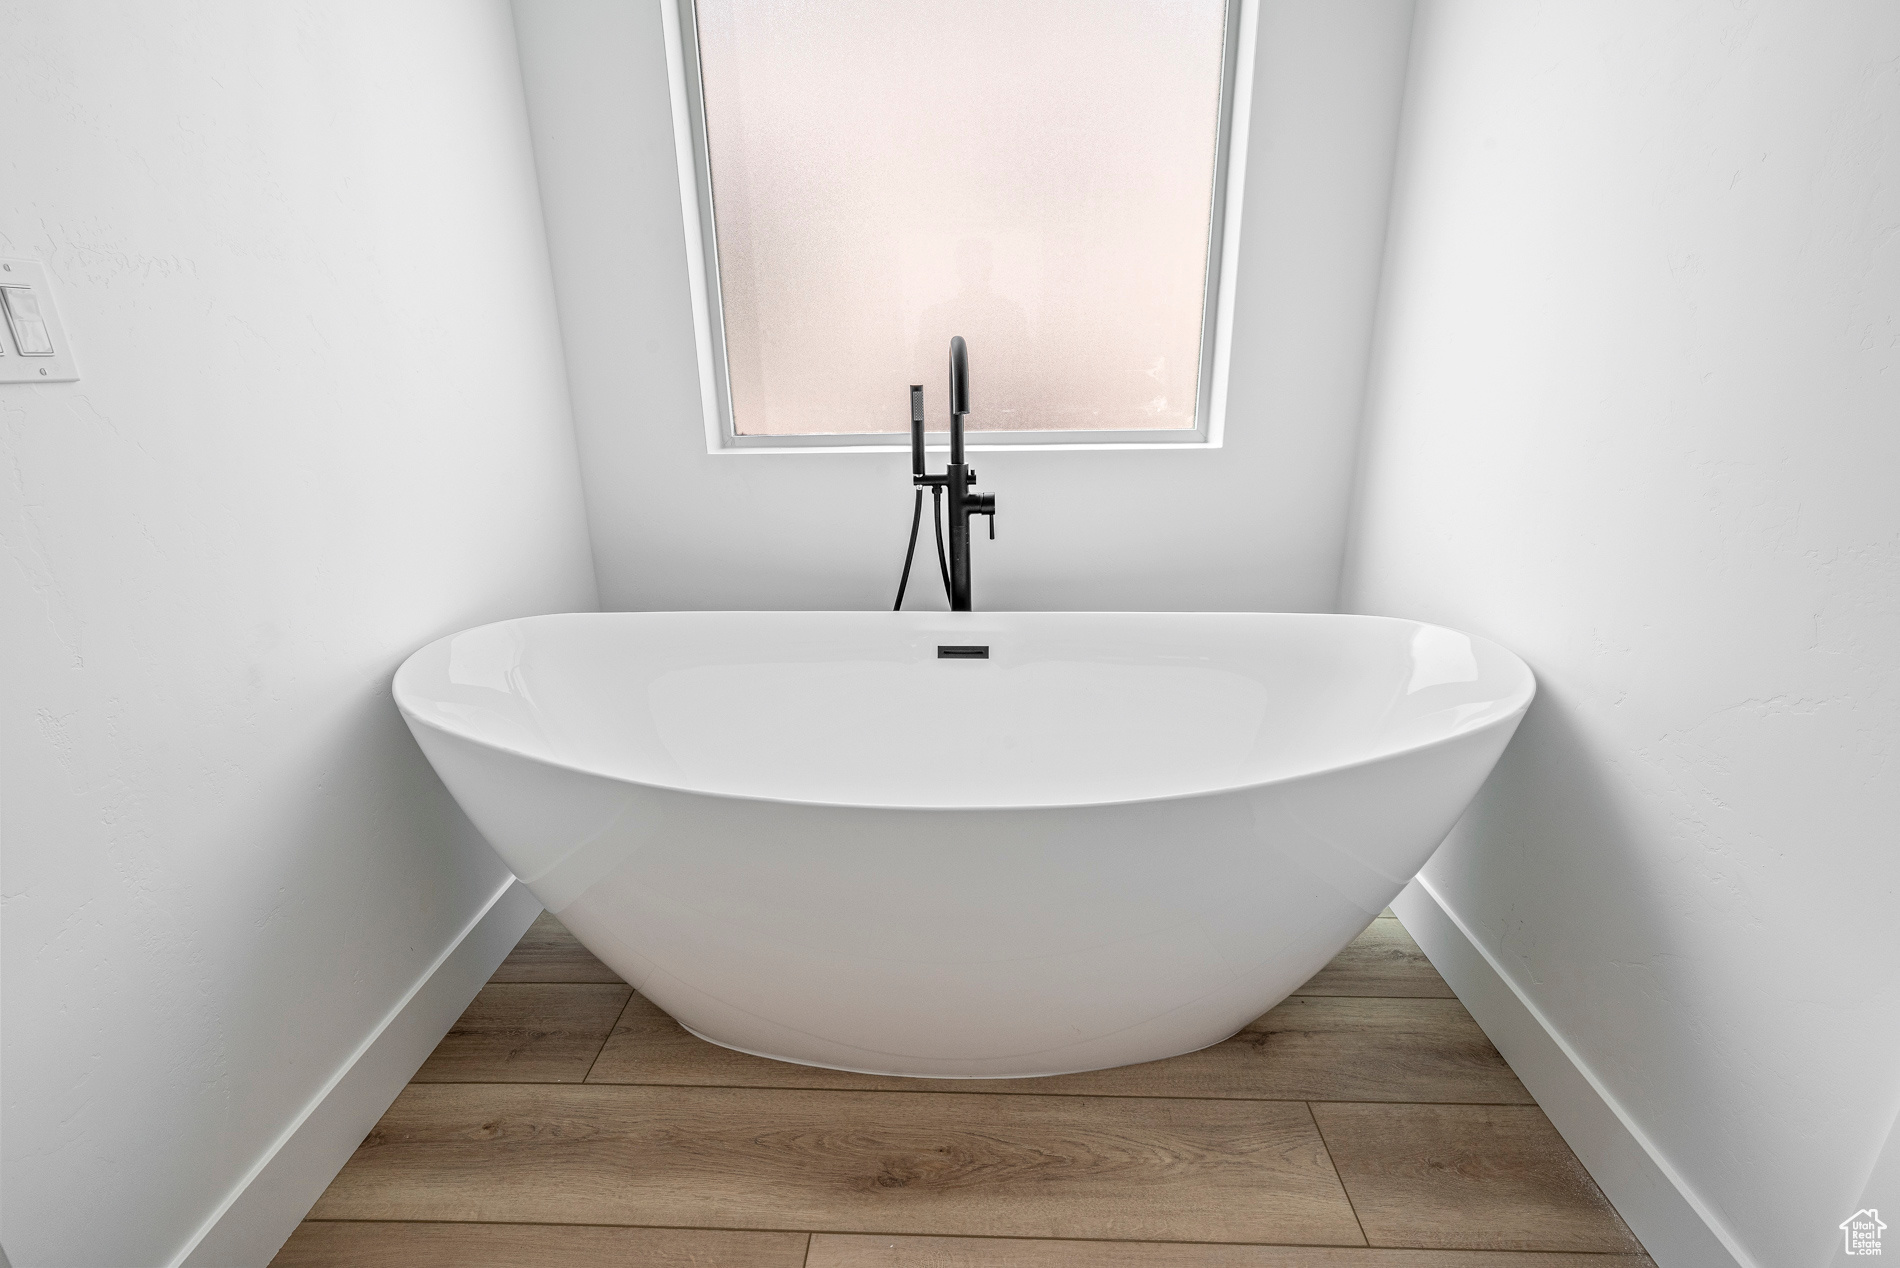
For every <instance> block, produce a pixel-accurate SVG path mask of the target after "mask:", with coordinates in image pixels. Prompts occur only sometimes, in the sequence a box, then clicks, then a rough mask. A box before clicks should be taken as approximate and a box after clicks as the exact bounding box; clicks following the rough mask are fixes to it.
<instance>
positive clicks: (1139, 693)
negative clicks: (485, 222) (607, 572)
mask: <svg viewBox="0 0 1900 1268" xmlns="http://www.w3.org/2000/svg"><path fill="white" fill-rule="evenodd" d="M740 616H742V618H743V619H734V618H735V617H740ZM946 646H955V647H969V646H978V647H984V648H986V649H987V657H986V658H985V659H947V658H944V657H942V656H940V655H939V648H941V647H946ZM1531 689H1532V684H1531V679H1530V675H1529V672H1528V671H1527V670H1526V669H1525V667H1524V665H1523V662H1521V661H1519V660H1518V659H1517V658H1516V657H1515V656H1513V655H1511V654H1510V653H1509V652H1506V651H1504V650H1503V649H1501V648H1499V647H1497V646H1496V645H1495V644H1492V643H1488V642H1486V641H1484V640H1482V639H1477V638H1472V637H1470V636H1468V635H1465V634H1461V633H1458V632H1457V631H1454V630H1449V629H1445V628H1443V627H1440V626H1435V625H1426V624H1420V623H1417V622H1412V621H1398V620H1387V619H1383V618H1374V617H1357V618H1340V617H1335V616H1315V615H1305V614H1251V613H1249V614H1191V615H1189V614H1174V613H1107V614H1103V613H994V614H992V613H979V614H956V615H951V614H944V613H939V614H927V613H926V614H885V613H744V614H732V613H691V612H667V613H611V614H585V615H581V616H547V617H534V618H528V619H525V620H519V621H506V622H502V623H499V624H496V625H489V626H483V627H481V628H478V629H474V630H469V631H467V632H464V633H461V634H456V635H454V636H452V637H450V638H447V639H443V640H441V641H439V642H436V643H434V644H431V645H430V646H429V647H427V648H425V649H423V650H422V651H421V652H419V653H417V655H416V656H415V657H413V658H411V660H410V661H409V662H408V663H407V664H405V665H404V666H403V668H402V671H401V673H400V675H399V676H398V678H397V682H396V694H397V699H398V702H399V703H400V704H401V705H402V707H403V709H404V711H405V712H406V713H408V714H409V715H410V717H411V718H412V719H413V720H415V721H419V722H422V723H424V724H426V725H431V726H435V727H440V728H442V729H444V730H447V731H451V732H457V733H461V734H464V735H468V736H470V737H471V738H475V739H478V740H480V741H482V742H484V743H487V744H491V745H495V746H498V747H501V748H504V749H507V750H509V751H512V752H516V753H519V754H521V755H524V756H528V757H532V758H537V759H540V760H543V761H547V762H552V763H556V764H560V765H564V766H570V767H574V768H576V769H581V770H586V771H590V772H595V773H600V774H606V775H612V776H616V777H619V778H624V779H630V780H635V781H638V782H640V783H644V784H650V785H654V786H658V787H664V788H673V789H681V790H686V791H693V792H703V793H712V794H724V795H735V796H747V797H760V798H770V799H775V800H784V801H803V802H815V803H823V804H832V805H852V806H888V807H916V806H937V807H1012V806H1037V805H1045V806H1046V805H1077V804H1097V803H1103V802H1118V801H1136V800H1144V799H1150V798H1155V797H1168V796H1179V795H1183V794H1192V793H1200V792H1207V791H1211V790H1217V789H1222V788H1233V787H1236V786H1242V785H1248V784H1256V783H1263V782H1267V781H1272V780H1276V779H1284V778H1288V777H1291V776H1296V775H1300V774H1305V773H1308V772H1312V771H1316V770H1323V769H1327V768H1329V767H1333V766H1338V765H1341V764H1344V763H1350V762H1357V761H1365V760H1371V759H1376V758H1379V757H1383V756H1386V755H1389V754H1392V753H1395V752H1399V751H1401V750H1404V749H1407V748H1411V747H1415V746H1418V745H1421V744H1429V743H1432V742H1435V741H1440V740H1443V739H1446V738H1449V737H1452V736H1455V735H1458V734H1461V733H1465V732H1470V731H1475V730H1478V729H1481V728H1483V727H1485V726H1487V725H1491V724H1494V723H1496V722H1497V721H1499V720H1500V719H1503V718H1506V717H1509V716H1512V715H1513V714H1515V713H1516V712H1517V711H1519V710H1521V708H1522V707H1523V705H1524V704H1525V702H1526V701H1527V700H1528V698H1529V695H1530V692H1531Z"/></svg>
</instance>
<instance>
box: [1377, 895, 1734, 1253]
mask: <svg viewBox="0 0 1900 1268" xmlns="http://www.w3.org/2000/svg"><path fill="white" fill-rule="evenodd" d="M1392 910H1393V912H1394V913H1395V914H1396V915H1397V916H1398V918H1399V921H1400V923H1402V924H1403V925H1404V926H1405V928H1406V932H1408V933H1410V934H1411V935H1412V938H1413V940H1414V941H1416V942H1417V943H1418V945H1419V949H1420V950H1422V951H1424V952H1425V955H1426V957H1427V958H1429V959H1430V960H1431V962H1432V964H1433V966H1434V967H1436V968H1437V970H1438V971H1439V973H1440V974H1441V975H1442V976H1443V977H1444V979H1445V981H1446V982H1447V983H1448V984H1449V985H1450V986H1451V989H1452V990H1453V991H1455V992H1457V995H1458V998H1459V999H1460V1000H1461V1001H1462V1002H1463V1003H1464V1006H1465V1008H1466V1009H1467V1010H1468V1011H1469V1012H1470V1013H1471V1016H1472V1017H1473V1019H1475V1020H1476V1021H1477V1023H1478V1025H1479V1027H1480V1028H1481V1029H1483V1031H1484V1033H1485V1034H1486V1035H1488V1036H1490V1039H1491V1042H1492V1043H1494V1044H1496V1045H1497V1049H1498V1051H1499V1052H1501V1053H1503V1054H1504V1059H1505V1060H1506V1061H1508V1062H1510V1063H1511V1068H1512V1069H1513V1070H1515V1071H1517V1077H1518V1078H1519V1079H1521V1080H1523V1082H1524V1086H1525V1087H1526V1088H1527V1089H1529V1091H1530V1094H1531V1095H1532V1096H1534V1097H1536V1098H1537V1103H1538V1105H1540V1106H1542V1107H1543V1110H1544V1113H1545V1114H1546V1115H1548V1116H1549V1117H1550V1121H1551V1124H1552V1126H1554V1127H1556V1129H1557V1131H1558V1132H1559V1133H1560V1134H1561V1135H1562V1136H1563V1138H1564V1140H1565V1141H1567V1142H1568V1143H1569V1145H1570V1148H1571V1149H1572V1150H1573V1151H1574V1152H1575V1153H1576V1155H1577V1158H1578V1160H1579V1161H1581V1162H1582V1163H1583V1165H1584V1168H1585V1169H1586V1170H1588V1171H1589V1173H1590V1175H1591V1176H1592V1177H1593V1178H1594V1179H1595V1180H1596V1182H1597V1185H1598V1187H1600V1188H1601V1189H1602V1190H1603V1193H1604V1196H1606V1197H1608V1198H1609V1199H1610V1202H1611V1204H1612V1205H1614V1206H1615V1207H1616V1209H1617V1213H1618V1214H1620V1215H1621V1216H1622V1217H1623V1222H1624V1223H1626V1224H1628V1225H1629V1226H1630V1231H1631V1232H1633V1233H1635V1234H1636V1236H1637V1238H1638V1240H1640V1241H1641V1242H1642V1243H1643V1248H1644V1249H1645V1250H1647V1251H1648V1252H1649V1255H1650V1258H1652V1259H1654V1260H1655V1261H1656V1264H1657V1268H1760V1265H1758V1264H1757V1263H1756V1262H1755V1260H1754V1259H1752V1258H1750V1257H1749V1255H1748V1253H1747V1252H1746V1251H1745V1250H1743V1249H1742V1247H1741V1246H1740V1245H1739V1244H1738V1243H1737V1242H1736V1240H1735V1238H1734V1237H1733V1236H1732V1235H1731V1234H1730V1233H1729V1232H1728V1230H1727V1229H1725V1228H1723V1227H1722V1224H1721V1221H1720V1220H1718V1219H1717V1218H1716V1217H1715V1215H1714V1214H1713V1213H1712V1212H1711V1211H1710V1210H1709V1209H1708V1207H1707V1206H1706V1205H1705V1204H1704V1203H1703V1202H1702V1201H1701V1200H1700V1199H1699V1198H1697V1197H1696V1196H1695V1193H1694V1191H1693V1190H1692V1189H1690V1188H1689V1186H1688V1185H1687V1184H1686V1183H1685V1182H1684V1180H1683V1178H1682V1177H1681V1176H1680V1175H1679V1174H1678V1173H1677V1172H1676V1170H1675V1168H1674V1167H1672V1166H1670V1165H1669V1162H1668V1160H1667V1159H1666V1158H1664V1157H1663V1156H1662V1154H1661V1153H1660V1152H1659V1151H1658V1150H1657V1149H1656V1148H1655V1146H1654V1145H1653V1144H1652V1143H1651V1142H1650V1140H1649V1138H1648V1137H1647V1136H1646V1135H1645V1134H1644V1132H1643V1131H1642V1129H1641V1128H1640V1127H1638V1126H1637V1124H1636V1123H1635V1121H1634V1120H1633V1119H1631V1118H1630V1116H1629V1114H1628V1113H1627V1112H1625V1110H1624V1109H1623V1107H1622V1106H1621V1105H1619V1104H1618V1103H1617V1101H1616V1098H1614V1097H1613V1096H1611V1095H1610V1093H1609V1091H1608V1089H1606V1088H1605V1087H1604V1086H1603V1084H1602V1083H1601V1082H1600V1081H1599V1080H1598V1079H1597V1077H1596V1076H1595V1075H1594V1074H1592V1073H1591V1071H1590V1069H1589V1067H1588V1066H1586V1065H1585V1064H1584V1063H1583V1061H1582V1059H1581V1058H1580V1057H1579V1056H1578V1054H1577V1052H1576V1050H1575V1049H1574V1048H1572V1047H1571V1046H1570V1044H1569V1043H1568V1042H1567V1041H1565V1039H1564V1038H1563V1036H1562V1035H1560V1034H1559V1033H1558V1032H1557V1031H1556V1029H1555V1028H1554V1027H1552V1026H1551V1024H1550V1021H1549V1019H1548V1018H1546V1017H1545V1016H1544V1014H1543V1013H1542V1011H1541V1010H1539V1009H1538V1007H1537V1006H1536V1005H1535V1004H1534V1003H1532V1002H1531V1000H1530V997H1529V996H1527V995H1526V994H1525V993H1524V992H1523V991H1522V990H1520V989H1519V988H1518V985H1517V983H1516V982H1515V981H1513V980H1512V979H1511V976H1510V974H1508V973H1506V972H1505V971H1504V968H1503V966H1502V965H1500V964H1499V963H1498V962H1497V961H1496V960H1495V959H1493V958H1492V956H1491V954H1490V952H1489V951H1487V950H1486V949H1485V947H1484V944H1483V943H1481V942H1479V941H1478V940H1477V939H1476V938H1474V937H1473V936H1472V935H1471V931H1470V930H1469V929H1468V928H1466V927H1465V924H1464V922H1463V921H1462V920H1460V919H1459V918H1458V916H1457V915H1456V914H1455V913H1454V912H1452V911H1451V909H1450V908H1449V907H1447V906H1446V905H1445V903H1444V901H1443V900H1442V899H1441V898H1439V896H1438V894H1437V893H1436V892H1435V891H1434V890H1433V889H1432V887H1431V886H1430V885H1429V884H1428V883H1426V882H1425V881H1424V880H1423V879H1420V880H1415V881H1413V882H1412V883H1411V884H1410V885H1408V886H1406V887H1405V892H1404V893H1402V894H1400V895H1399V896H1398V897H1397V898H1396V899H1394V900H1393V901H1392Z"/></svg>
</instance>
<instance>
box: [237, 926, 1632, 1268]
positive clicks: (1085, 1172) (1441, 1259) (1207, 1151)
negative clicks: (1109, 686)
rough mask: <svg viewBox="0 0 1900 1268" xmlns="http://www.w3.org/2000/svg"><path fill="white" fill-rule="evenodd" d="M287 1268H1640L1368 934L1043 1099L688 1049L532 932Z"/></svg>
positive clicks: (630, 997) (365, 1150)
mask: <svg viewBox="0 0 1900 1268" xmlns="http://www.w3.org/2000/svg"><path fill="white" fill-rule="evenodd" d="M273 1263H274V1265H276V1268H292V1266H294V1268H314V1266H316V1265H352V1266H357V1265H360V1266H363V1268H381V1266H384V1265H387V1266H388V1268H517V1266H519V1268H529V1266H530V1265H532V1266H533V1268H606V1265H614V1266H615V1268H661V1266H666V1268H671V1266H673V1265H681V1266H684V1265H688V1264H693V1265H701V1264H706V1265H722V1266H727V1268H979V1266H981V1268H1084V1266H1088V1268H1095V1266H1098V1265H1099V1266H1101V1268H1189V1266H1192V1268H1653V1265H1651V1264H1650V1261H1649V1259H1648V1258H1647V1257H1646V1256H1645V1255H1643V1253H1642V1247H1641V1246H1639V1245H1638V1244H1637V1242H1636V1240H1635V1238H1633V1237H1632V1236H1631V1235H1630V1233H1629V1230H1628V1229H1627V1228H1625V1227H1624V1225H1623V1222H1622V1221H1621V1220H1620V1219H1619V1218H1617V1215H1616V1213H1615V1211H1614V1210H1613V1209H1611V1207H1610V1205H1609V1203H1608V1202H1606V1201H1605V1200H1604V1198H1603V1196H1602V1194H1601V1193H1600V1192H1598V1190H1597V1188H1596V1186H1595V1184H1594V1183H1593V1182H1592V1181H1591V1180H1590V1178H1589V1176H1588V1174H1587V1173H1585V1172H1584V1170H1583V1168H1582V1167H1581V1165H1579V1164H1578V1163H1577V1161H1576V1159H1575V1157H1574V1156H1572V1155H1571V1153H1570V1151H1569V1149H1568V1148H1567V1147H1565V1145H1564V1143H1563V1140H1562V1138H1561V1137H1559V1136H1558V1135H1557V1133H1556V1132H1555V1130H1554V1129H1553V1128H1551V1126H1550V1124H1549V1121H1548V1120H1547V1119H1545V1117H1544V1115H1543V1112H1542V1111H1541V1110H1539V1109H1538V1108H1537V1106H1536V1104H1535V1103H1534V1102H1533V1101H1532V1100H1531V1098H1530V1096H1529V1094H1528V1093H1526V1092H1525V1090H1524V1087H1523V1085H1522V1084H1521V1083H1519V1082H1518V1080H1517V1077H1516V1076H1515V1075H1514V1074H1512V1073H1511V1070H1510V1067H1509V1066H1507V1065H1506V1064H1505V1062H1504V1061H1503V1059H1502V1058H1501V1057H1499V1056H1498V1054H1497V1051H1496V1049H1494V1048H1493V1047H1492V1046H1491V1044H1490V1043H1489V1041H1487V1040H1486V1039H1485V1037H1484V1034H1483V1032H1482V1031H1480V1030H1479V1029H1478V1027H1477V1025H1476V1023H1474V1022H1473V1021H1472V1020H1471V1018H1470V1016H1469V1015H1468V1014H1467V1013H1466V1012H1465V1010H1464V1008H1463V1006H1462V1005H1460V1004H1459V1003H1458V1001H1457V999H1456V998H1455V997H1453V995H1452V992H1451V990H1450V988H1448V987H1447V986H1446V985H1445V983H1444V981H1443V979H1442V978H1440V977H1439V976H1438V974H1437V972H1436V971H1435V970H1434V969H1433V968H1432V967H1431V964H1430V962H1429V961H1428V960H1426V958H1425V957H1424V955H1423V954H1422V953H1421V952H1420V951H1419V950H1418V947H1417V945H1416V944H1414V943H1413V942H1412V940H1411V938H1410V936H1408V935H1407V934H1406V932H1405V930H1404V928H1403V927H1402V926H1401V925H1400V924H1399V922H1398V921H1397V920H1396V919H1395V918H1393V917H1392V916H1391V914H1390V913H1389V912H1388V913H1387V914H1386V915H1385V916H1383V917H1381V918H1380V919H1378V920H1375V921H1373V923H1372V927H1371V928H1370V929H1368V930H1367V931H1366V933H1365V934H1363V935H1362V936H1361V937H1360V938H1359V939H1358V940H1357V941H1355V942H1354V943H1353V944H1352V946H1350V947H1348V948H1347V949H1346V950H1345V951H1344V952H1342V953H1341V954H1340V956H1339V957H1338V958H1337V959H1336V960H1334V961H1333V963H1332V964H1329V965H1328V966H1327V967H1326V968H1325V969H1322V970H1321V971H1320V972H1319V973H1318V974H1316V975H1315V976H1314V978H1313V980H1312V981H1311V982H1309V983H1308V984H1307V985H1306V986H1304V987H1302V988H1301V990H1300V992H1299V993H1298V994H1296V995H1294V996H1292V997H1291V998H1289V999H1288V1000H1286V1001H1285V1002H1284V1003H1282V1004H1281V1005H1279V1006H1278V1007H1277V1008H1274V1009H1273V1010H1272V1011H1270V1012H1268V1013H1267V1014H1266V1015H1265V1016H1263V1017H1261V1018H1259V1019H1258V1020H1256V1021H1254V1022H1253V1023H1251V1024H1250V1025H1249V1026H1248V1027H1247V1028H1246V1029H1245V1030H1243V1031H1241V1032H1240V1033H1239V1034H1238V1035H1236V1036H1234V1037H1233V1038H1232V1039H1229V1040H1227V1041H1226V1042H1224V1043H1219V1044H1216V1045H1214V1046H1213V1047H1211V1048H1208V1049H1205V1050H1203V1051H1201V1052H1197V1053H1190V1054H1188V1055H1186V1056H1182V1057H1175V1058H1172V1059H1170V1060H1167V1061H1156V1062H1151V1063H1149V1064H1147V1065H1140V1066H1130V1067H1126V1068H1123V1069H1119V1070H1103V1071H1095V1072H1091V1073H1088V1074H1072V1075H1062V1076H1059V1077H1056V1078H1047V1079H1009V1080H934V1079H898V1078H889V1077H881V1076H876V1075H859V1074H848V1073H845V1072H842V1071H836V1070H820V1069H815V1068H812V1067H809V1066H797V1065H788V1064H785V1063H783V1062H778V1061H770V1060H767V1059H765V1058H762V1057H753V1056H748V1055H746V1054H744V1053H738V1052H732V1051H730V1050H728V1049H725V1048H720V1047H716V1046H714V1045H712V1044H708V1043H705V1042H703V1041H701V1040H698V1039H695V1038H693V1037H692V1036H691V1035H689V1034H687V1033H686V1032H685V1031H684V1030H682V1029H681V1028H680V1027H679V1025H678V1024H677V1023H675V1022H674V1021H673V1020H672V1019H671V1018H670V1017H668V1016H667V1015H666V1014H665V1013H663V1012H661V1011H660V1010H659V1009H658V1008H656V1007H654V1006H653V1005H652V1004H651V1003H650V1002H648V1001H647V1000H646V999H644V998H643V997H642V996H640V995H639V994H637V993H635V992H634V991H632V989H631V988H629V987H627V986H626V985H625V984H624V983H622V982H621V981H620V980H619V978H617V977H615V976H614V975H613V973H612V972H611V970H608V969H607V968H606V966H604V965H602V964H601V963H600V961H599V960H597V959H595V958H594V957H593V956H592V955H590V954H588V953H587V951H586V950H585V949H584V948H582V947H581V946H580V945H579V944H578V943H577V942H575V941H574V939H573V938H572V936H571V935H569V934H568V933H567V931H566V930H565V929H563V928H562V927H561V925H560V923H559V922H558V921H556V920H555V919H554V918H553V917H552V916H548V915H544V916H542V917H541V918H540V919H538V920H537V921H536V922H535V924H534V927H533V928H531V929H530V930H529V931H528V934H527V936H525V937H524V938H523V939H522V941H521V944H520V945H519V946H518V947H517V948H516V949H515V952H514V953H513V954H512V955H510V956H509V958H508V961H507V962H506V963H504V964H503V965H502V966H501V968H500V969H499V970H498V971H497V972H496V973H495V976H494V978H493V979H492V980H491V981H490V983H489V985H488V986H487V987H485V988H484V989H483V991H482V992H481V994H480V995H479V996H477V998H476V1000H475V1002H474V1003H473V1004H471V1005H470V1006H469V1009H468V1011H467V1012H466V1013H465V1014H464V1015H463V1017H462V1019H461V1020H460V1021H458V1022H457V1023H456V1025H455V1027H454V1029H452V1030H451V1031H450V1033H449V1035H448V1036H447V1037H446V1038H445V1039H444V1040H443V1041H442V1044H441V1045H440V1046H439V1047H438V1048H437V1050H436V1052H435V1053H434V1054H433V1055H432V1056H431V1057H430V1058H429V1060H428V1062H426V1063H425V1064H424V1066H423V1067H422V1069H421V1070H419V1071H418V1072H417V1074H416V1078H415V1080H414V1081H413V1082H412V1083H411V1084H410V1086H409V1087H408V1088H406V1089H404V1091H403V1093H402V1094H401V1095H400V1096H399V1097H397V1099H396V1102H395V1104H393V1105H392V1106H390V1109H389V1111H388V1113H386V1114H385V1115H384V1116H383V1119H382V1121H381V1122H379V1123H378V1124H377V1126H376V1129H375V1130H374V1131H373V1132H371V1133H370V1135H369V1137H368V1138H367V1139H365V1141H364V1142H363V1145H362V1147H361V1148H359V1149H358V1150H357V1152H356V1154H355V1156H354V1157H352V1158H351V1160H350V1162H349V1163H348V1165H346V1166H345V1167H344V1168H343V1170H342V1171H341V1172H340V1173H339V1174H338V1175H337V1177H336V1179H335V1181H333V1182H332V1184H331V1185H330V1188H329V1189H328V1190H327V1191H326V1192H325V1193H324V1195H323V1197H322V1198H321V1199H319V1200H318V1202H317V1204H316V1206H315V1207H314V1208H312V1210H311V1212H310V1215H309V1217H308V1218H307V1219H306V1220H305V1221H304V1223H303V1224H302V1225H301V1226H299V1228H298V1229H297V1231H296V1233H295V1235H293V1236H292V1237H291V1239H290V1241H289V1242H288V1243H287V1244H286V1245H285V1246H284V1248H283V1250H282V1251H281V1252H280V1253H279V1254H278V1256H277V1258H276V1259H275V1260H274V1261H273Z"/></svg>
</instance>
